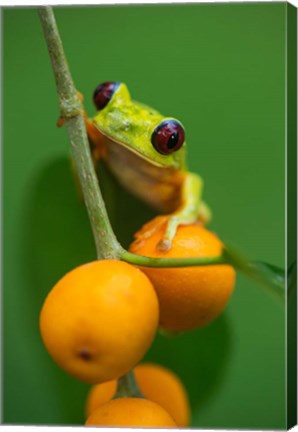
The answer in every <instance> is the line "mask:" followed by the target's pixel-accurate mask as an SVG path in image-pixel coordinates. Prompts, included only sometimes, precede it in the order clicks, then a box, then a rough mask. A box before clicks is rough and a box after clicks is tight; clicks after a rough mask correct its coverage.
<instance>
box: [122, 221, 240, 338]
mask: <svg viewBox="0 0 298 432" xmlns="http://www.w3.org/2000/svg"><path fill="white" fill-rule="evenodd" d="M154 224H155V225H156V226H155V228H156V229H155V230H154V229H152V228H153V227H154ZM149 226H150V230H151V231H150V235H149V236H148V235H147V236H143V232H144V231H146V229H147V228H146V226H145V227H143V228H142V229H141V231H140V232H139V233H137V234H136V240H135V241H134V242H133V243H132V244H131V246H130V251H131V252H133V253H135V254H138V255H144V256H150V257H158V258H178V257H179V258H186V257H217V256H219V255H220V254H221V252H222V248H223V244H222V242H221V241H220V240H219V239H218V237H217V236H216V235H215V234H213V233H212V232H210V231H208V230H207V229H206V228H204V227H203V226H201V225H199V224H191V225H184V226H181V225H180V226H179V227H178V230H177V233H176V236H175V238H174V240H173V243H172V247H171V248H170V249H169V250H168V251H160V250H158V249H157V247H156V246H157V244H158V243H159V242H160V241H161V239H162V237H163V234H164V232H165V227H166V224H165V223H163V224H160V219H159V218H156V219H155V220H153V221H151V222H150V223H149ZM141 270H142V271H143V272H144V273H146V275H147V276H148V277H149V279H150V280H151V282H152V283H153V285H154V288H155V291H156V293H157V297H158V300H159V307H160V326H161V327H163V328H165V329H168V330H173V331H184V330H191V329H194V328H198V327H202V326H204V325H206V324H208V323H210V321H212V320H213V319H214V318H216V317H217V316H218V315H219V314H220V312H221V311H222V310H223V308H224V307H225V305H226V303H227V301H228V299H229V297H230V296H231V294H232V292H233V289H234V285H235V270H234V268H233V267H232V266H230V265H221V264H220V265H211V266H195V267H182V268H147V267H141Z"/></svg>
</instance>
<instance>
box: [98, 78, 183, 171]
mask: <svg viewBox="0 0 298 432" xmlns="http://www.w3.org/2000/svg"><path fill="white" fill-rule="evenodd" d="M93 102H94V104H95V106H96V108H97V113H96V115H95V117H94V119H93V122H94V124H95V126H96V127H97V128H98V129H99V131H100V132H102V133H103V134H104V135H106V136H107V137H108V138H109V139H110V140H112V141H114V142H116V143H118V144H119V145H122V146H124V147H126V148H127V149H129V150H131V151H133V152H134V153H137V154H139V155H140V157H143V158H144V159H147V160H148V161H149V162H150V163H152V164H155V165H158V166H164V167H173V168H177V169H178V168H181V166H182V164H183V161H184V147H185V139H184V137H185V134H184V128H183V126H182V124H181V123H180V122H179V121H177V120H175V119H174V118H169V117H164V116H162V115H161V114H160V113H159V112H157V111H155V110H154V109H152V108H150V107H148V106H146V105H143V104H141V103H139V102H136V101H134V100H132V99H131V97H130V94H129V91H128V89H127V87H126V85H125V84H123V83H119V82H105V83H103V84H100V85H99V86H98V87H96V89H95V91H94V93H93Z"/></svg>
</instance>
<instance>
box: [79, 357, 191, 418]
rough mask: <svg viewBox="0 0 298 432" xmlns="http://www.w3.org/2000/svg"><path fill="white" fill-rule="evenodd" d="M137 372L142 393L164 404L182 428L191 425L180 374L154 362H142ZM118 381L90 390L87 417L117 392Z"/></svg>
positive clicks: (98, 385)
mask: <svg viewBox="0 0 298 432" xmlns="http://www.w3.org/2000/svg"><path fill="white" fill-rule="evenodd" d="M134 374H135V378H136V381H137V384H138V386H139V388H140V390H141V393H142V394H143V395H144V396H145V398H146V399H149V400H151V401H153V402H155V403H157V404H158V405H160V406H161V407H163V408H164V409H165V410H166V411H167V412H168V413H169V414H170V415H171V416H172V417H173V419H174V421H175V423H176V424H177V426H178V427H187V426H188V425H189V417H190V408H189V402H188V397H187V393H186V390H185V388H184V385H183V383H182V382H181V380H180V379H179V377H178V376H177V375H176V374H174V372H172V371H171V370H169V369H167V368H165V367H164V366H160V365H158V364H154V363H144V364H139V365H137V366H136V367H135V368H134ZM116 390H117V381H116V380H113V381H108V382H105V383H102V384H97V385H95V386H93V387H92V388H91V390H90V392H89V395H88V398H87V403H86V412H87V416H90V415H91V413H92V412H93V411H94V410H95V409H96V408H97V407H99V406H100V405H102V404H104V403H105V402H108V401H109V400H110V399H112V397H113V396H114V395H115V393H116Z"/></svg>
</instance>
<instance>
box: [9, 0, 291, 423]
mask: <svg viewBox="0 0 298 432" xmlns="http://www.w3.org/2000/svg"><path fill="white" fill-rule="evenodd" d="M286 8H287V5H286V3H273V4H269V3H265V4H262V3H259V4H252V3H250V4H243V3H242V4H241V3H240V4H192V5H154V6H153V5H152V6H141V5H139V6H121V7H120V6H111V7H71V8H66V7H64V8H62V7H61V8H56V9H55V12H56V18H57V22H58V25H59V28H60V32H61V36H62V39H63V43H64V47H65V51H66V55H67V58H68V60H69V65H70V68H71V71H72V74H73V78H74V81H75V83H76V86H77V88H78V89H79V90H80V91H81V92H82V93H84V95H85V105H86V108H87V110H88V112H89V113H90V115H91V114H92V113H93V112H94V109H93V107H92V104H91V94H92V92H93V89H94V88H95V86H96V85H97V84H98V83H100V82H102V81H105V80H117V81H123V82H125V83H126V84H127V85H128V87H129V89H130V91H131V94H132V96H133V98H134V99H136V100H139V101H142V102H144V103H146V104H148V105H152V106H153V107H155V108H157V109H158V110H160V111H161V112H162V113H164V114H166V115H171V116H174V117H177V118H178V119H180V120H181V121H182V122H183V123H184V125H185V127H186V133H187V142H188V146H189V153H188V155H189V167H190V169H191V170H193V171H195V172H198V173H200V174H201V175H202V177H203V178H204V180H205V190H204V197H205V200H206V201H207V202H208V203H209V204H210V206H211V208H212V209H213V213H214V219H213V222H212V225H211V228H212V229H213V230H214V231H216V232H217V233H218V235H219V236H220V237H222V238H223V239H224V240H227V241H229V242H230V243H232V244H234V245H235V246H237V247H238V248H239V249H240V250H242V251H243V252H245V253H246V254H247V255H248V256H249V257H251V258H253V259H261V260H264V261H267V262H270V263H272V264H275V265H278V266H282V267H283V266H284V254H285V249H284V223H285V221H284V214H285V209H284V199H285V196H284V187H285V185H284V174H285V172H284V167H285V159H284V137H285V108H284V101H285V63H284V59H285V31H286V29H285V23H286V21H285V14H286ZM3 24H4V32H3V37H4V50H3V51H4V55H3V58H4V81H3V91H4V103H3V112H4V118H3V125H4V135H3V139H4V150H3V163H4V165H3V168H4V206H3V210H4V230H3V235H4V249H3V252H4V267H3V268H4V285H3V286H4V291H3V304H4V321H3V323H4V325H3V333H4V334H3V350H4V356H3V383H4V387H3V390H4V392H3V398H2V400H3V403H4V406H3V421H4V422H5V423H23V424H26V423H35V424H83V422H84V400H85V397H86V394H87V391H88V389H89V386H87V385H85V384H82V383H79V382H77V381H76V380H75V379H73V378H71V377H69V376H68V375H67V374H66V373H64V372H63V371H61V370H59V369H58V367H57V366H56V365H55V364H54V363H53V362H52V360H51V359H50V357H49V356H48V354H47V353H46V351H45V349H44V347H43V345H42V343H41V339H40V336H39V330H38V316H39V310H40V308H41V305H42V303H43V300H44V298H45V296H46V294H47V292H48V291H49V290H50V288H51V287H52V285H53V284H54V283H55V282H56V281H57V280H58V279H59V278H60V277H61V276H62V275H63V274H64V273H65V272H67V271H68V270H70V269H72V268H73V267H74V266H76V265H79V264H81V263H83V262H86V261H88V260H93V259H94V258H95V248H94V244H93V240H92V236H91V231H90V227H89V222H88V219H87V216H86V212H85V209H84V206H83V205H82V204H81V203H80V202H79V201H78V199H77V195H76V192H75V189H74V184H73V179H72V175H71V172H70V169H69V143H68V140H67V136H66V131H65V130H64V129H57V128H56V127H55V121H56V119H57V117H58V106H57V96H56V92H55V86H54V79H53V75H52V70H51V65H50V61H49V57H48V53H47V49H46V45H45V42H44V39H43V35H42V31H41V27H40V24H39V20H38V16H37V11H36V9H29V8H24V9H21V8H13V9H6V10H4V11H3ZM102 184H103V189H104V194H105V197H106V199H107V204H108V209H109V213H110V215H111V220H112V223H113V226H114V229H115V231H116V233H117V235H118V236H119V239H120V240H121V242H122V243H123V245H125V246H127V245H128V244H129V242H130V241H131V239H132V235H133V232H134V231H135V230H136V229H137V228H139V227H140V225H141V224H142V223H144V222H145V221H147V220H149V219H150V218H151V217H152V216H153V214H154V213H153V212H152V210H150V209H148V208H147V207H145V206H144V205H139V204H138V205H137V206H136V202H137V201H136V200H135V199H133V198H131V197H130V196H129V195H128V194H127V193H126V192H123V191H121V190H119V188H118V185H117V184H116V183H115V182H114V180H113V179H112V178H110V176H109V175H108V174H107V173H106V172H104V171H103V173H102ZM284 323H285V314H284V308H283V306H282V305H281V304H278V303H277V302H276V301H275V300H274V299H273V298H272V297H271V296H270V295H268V294H267V293H266V292H264V291H263V290H262V289H261V288H259V287H257V286H255V285H254V284H253V283H252V282H250V281H249V280H247V279H245V278H244V277H243V276H242V275H239V276H238V280H237V286H236V290H235V293H234V295H233V297H232V299H231V301H230V303H229V305H228V307H227V309H226V311H225V312H224V314H223V315H222V316H221V317H220V318H218V319H217V320H216V321H215V322H214V323H213V324H211V325H210V326H208V327H206V328H204V329H201V330H197V331H194V332H191V333H188V334H182V335H180V336H178V337H176V338H166V337H163V336H161V335H158V337H157V339H156V341H155V343H154V345H153V346H152V349H151V350H150V351H149V353H148V354H147V356H146V358H147V359H149V360H152V361H156V362H160V363H162V364H164V365H166V366H168V367H170V368H172V369H173V370H174V371H175V372H176V373H178V374H179V375H180V377H181V378H182V380H183V381H184V383H185V385H186V387H187V389H188V392H189V397H190V402H191V407H192V426H196V427H201V428H219V427H221V428H237V429H240V428H257V429H263V428H270V429H277V428H284V427H285V351H284V348H285V324H284Z"/></svg>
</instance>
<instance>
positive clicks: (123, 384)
mask: <svg viewBox="0 0 298 432" xmlns="http://www.w3.org/2000/svg"><path fill="white" fill-rule="evenodd" d="M121 397H144V396H143V394H142V393H141V391H140V389H139V386H138V383H137V381H136V379H135V374H134V371H133V370H130V371H129V372H128V373H127V374H126V375H124V376H123V377H120V378H119V379H118V384H117V392H116V394H115V396H114V398H113V399H117V398H121Z"/></svg>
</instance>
